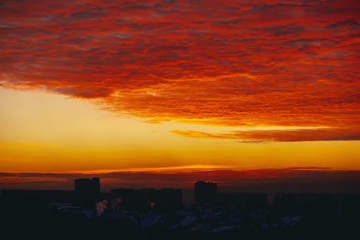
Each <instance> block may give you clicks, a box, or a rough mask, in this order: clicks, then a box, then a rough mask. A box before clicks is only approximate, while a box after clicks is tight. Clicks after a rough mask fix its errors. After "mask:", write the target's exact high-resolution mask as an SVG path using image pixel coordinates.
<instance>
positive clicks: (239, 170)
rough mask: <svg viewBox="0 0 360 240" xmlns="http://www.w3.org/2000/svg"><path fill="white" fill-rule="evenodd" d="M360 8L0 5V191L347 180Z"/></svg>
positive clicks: (153, 0) (300, 0)
mask: <svg viewBox="0 0 360 240" xmlns="http://www.w3.org/2000/svg"><path fill="white" fill-rule="evenodd" d="M359 12H360V1H358V0H341V1H340V0H325V1H319V0H317V1H315V0H284V1H282V0H254V1H243V0H236V1H235V0H234V1H232V0H225V1H214V0H213V1H210V0H208V1H201V0H183V1H170V0H164V1H160V0H150V1H145V2H140V1H109V0H107V1H105V0H91V1H86V0H71V1H70V0H52V1H49V0H31V1H30V0H29V1H27V0H22V1H20V0H1V1H0V116H1V118H0V132H1V134H0V187H2V188H8V187H9V188H13V187H15V188H19V187H43V188H44V187H47V188H49V187H53V188H66V187H69V186H70V185H69V184H70V183H71V181H72V180H73V178H76V177H79V176H86V177H87V176H100V177H102V179H103V182H104V183H105V184H108V186H110V185H111V184H115V183H116V184H118V185H121V186H137V187H141V186H148V185H149V184H155V185H156V184H157V185H158V186H167V187H168V186H169V185H170V184H174V186H175V185H176V186H183V185H181V184H182V183H185V182H186V183H188V184H192V183H193V181H196V180H198V179H199V178H202V180H214V181H217V182H221V183H222V184H224V185H226V184H227V185H229V186H230V185H231V183H234V182H242V183H249V178H248V176H252V177H251V179H252V180H251V181H255V182H260V181H262V182H263V183H269V182H272V181H274V180H276V181H283V182H294V181H296V179H299V178H301V179H304V181H305V180H306V181H308V180H309V179H312V181H314V177H315V178H316V179H318V178H319V177H316V176H321V178H320V179H322V182H324V183H325V182H326V181H328V180H329V179H332V180H333V182H338V181H345V180H344V176H347V177H345V179H346V181H348V182H352V181H355V180H354V179H356V181H358V180H360V144H359V140H360V111H359V109H360V51H359V49H360V15H359ZM254 172H255V173H256V174H254ZM184 176H186V177H184ZM254 176H255V177H254ZM167 179H169V180H168V181H167ZM170 179H171V180H170ZM254 179H255V180H254ZM290 179H291V180H290ZM309 181H310V180H309ZM188 186H189V185H188Z"/></svg>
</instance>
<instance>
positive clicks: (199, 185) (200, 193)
mask: <svg viewBox="0 0 360 240" xmlns="http://www.w3.org/2000/svg"><path fill="white" fill-rule="evenodd" d="M216 193H217V183H214V182H204V181H197V182H196V183H195V184H194V195H195V203H196V204H202V203H214V202H215V201H216Z"/></svg>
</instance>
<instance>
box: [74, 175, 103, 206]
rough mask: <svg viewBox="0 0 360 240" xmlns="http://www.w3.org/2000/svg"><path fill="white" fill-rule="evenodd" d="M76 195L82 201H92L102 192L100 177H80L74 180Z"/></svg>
mask: <svg viewBox="0 0 360 240" xmlns="http://www.w3.org/2000/svg"><path fill="white" fill-rule="evenodd" d="M74 185H75V186H74V187H75V193H76V197H77V199H78V200H80V201H91V200H94V199H96V198H97V197H98V196H99V194H100V179H99V178H92V179H90V178H80V179H75V181H74Z"/></svg>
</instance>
